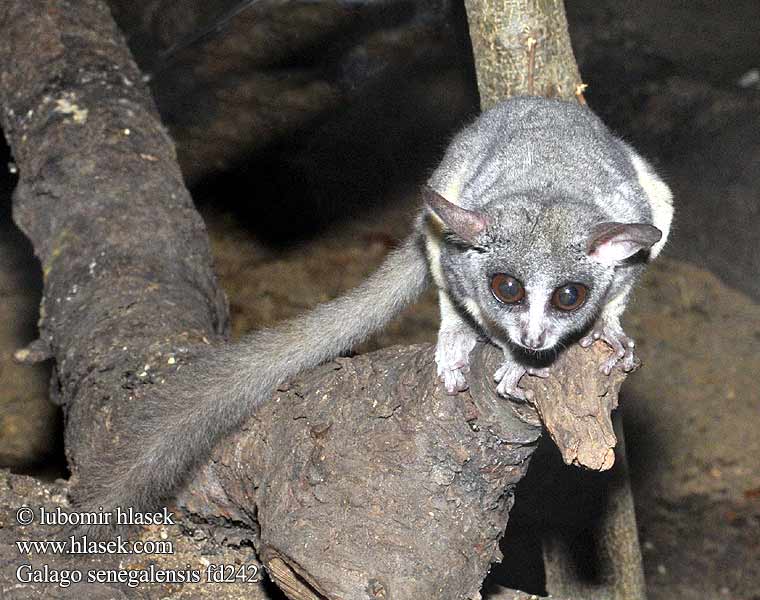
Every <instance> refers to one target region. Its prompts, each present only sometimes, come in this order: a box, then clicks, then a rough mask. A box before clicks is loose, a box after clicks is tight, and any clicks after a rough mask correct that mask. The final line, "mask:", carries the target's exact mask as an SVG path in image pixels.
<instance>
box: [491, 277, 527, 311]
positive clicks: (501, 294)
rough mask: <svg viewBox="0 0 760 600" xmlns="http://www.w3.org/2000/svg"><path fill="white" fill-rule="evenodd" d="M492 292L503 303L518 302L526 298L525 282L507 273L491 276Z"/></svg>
mask: <svg viewBox="0 0 760 600" xmlns="http://www.w3.org/2000/svg"><path fill="white" fill-rule="evenodd" d="M491 293H492V294H493V296H494V298H496V299H497V300H498V301H499V302H501V303H502V304H517V303H519V302H521V301H522V299H523V298H525V288H524V287H523V284H522V283H520V281H519V280H517V279H515V278H514V277H512V276H511V275H507V274H506V273H497V274H496V275H494V276H493V277H491Z"/></svg>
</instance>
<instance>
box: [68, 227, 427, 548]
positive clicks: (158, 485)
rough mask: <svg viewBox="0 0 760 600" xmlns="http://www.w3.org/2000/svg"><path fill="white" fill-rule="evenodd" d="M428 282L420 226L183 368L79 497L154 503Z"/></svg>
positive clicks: (110, 505) (145, 407)
mask: <svg viewBox="0 0 760 600" xmlns="http://www.w3.org/2000/svg"><path fill="white" fill-rule="evenodd" d="M427 283H428V270H427V261H426V259H425V253H424V247H423V243H422V240H421V239H420V235H419V234H418V233H416V232H415V233H414V234H413V235H412V236H411V237H410V238H408V239H407V240H406V242H405V243H404V244H403V245H402V246H401V247H400V248H399V249H397V250H396V251H394V252H392V253H391V254H390V255H389V256H388V258H387V259H386V260H385V262H384V263H383V264H382V266H381V267H380V268H379V269H378V271H377V272H376V273H374V274H373V275H372V276H371V277H370V278H369V279H367V280H366V281H365V282H364V283H362V284H361V285H360V286H359V287H357V288H356V289H354V290H353V291H352V292H350V293H349V294H347V295H345V296H342V297H340V298H337V299H335V300H332V301H330V302H327V303H325V304H322V305H320V306H318V307H317V308H315V309H314V310H313V311H311V312H309V313H307V314H305V315H303V316H300V317H297V318H295V319H293V320H291V321H287V322H285V323H283V324H282V325H279V326H276V327H274V328H272V329H267V330H262V331H259V332H256V333H253V334H251V335H250V336H248V337H247V338H245V339H243V340H241V341H240V342H237V343H234V344H228V345H225V346H222V347H219V348H215V349H213V350H211V351H210V352H209V353H208V354H207V355H204V356H202V357H200V358H199V360H198V361H197V362H194V363H192V364H188V365H185V366H184V367H183V368H182V369H180V370H179V371H178V373H177V375H176V377H173V378H172V380H170V381H169V382H167V383H166V384H165V385H163V386H156V388H157V389H156V393H155V394H152V395H151V398H150V400H148V401H146V402H143V403H142V404H141V405H140V406H139V407H136V408H135V413H134V414H132V415H130V417H129V419H128V422H127V424H126V429H125V430H123V431H122V432H121V438H122V440H123V442H122V443H121V444H120V446H119V449H118V450H116V451H114V452H113V453H111V454H110V455H109V456H106V457H104V459H103V462H102V464H101V465H99V468H98V469H92V470H91V471H90V473H94V472H96V471H97V474H96V475H94V476H92V477H88V478H87V480H86V481H81V482H80V483H79V489H75V491H74V498H75V500H76V501H77V504H79V505H84V506H88V507H98V506H102V507H103V508H104V509H105V510H113V509H115V508H116V507H117V506H120V507H122V508H127V507H134V508H135V510H149V509H151V508H155V507H156V506H158V503H159V502H160V501H161V500H163V499H165V498H167V497H168V496H169V495H170V494H171V493H172V492H173V491H174V490H175V488H176V487H177V486H178V485H179V484H180V483H181V482H182V480H183V479H184V478H185V477H186V476H187V475H188V473H189V471H190V470H191V469H192V468H193V467H194V466H196V465H197V464H198V463H199V462H200V461H201V460H203V459H204V458H205V457H207V456H208V455H209V454H210V452H211V450H212V448H213V446H214V445H215V444H216V443H217V442H218V441H219V439H220V438H222V437H223V436H224V435H225V434H227V433H229V432H231V431H233V430H235V429H236V428H238V427H239V426H240V425H241V424H242V423H243V422H244V421H245V419H246V418H247V417H249V416H250V415H251V414H252V413H253V412H254V411H255V410H256V407H257V406H258V405H259V404H260V403H261V402H264V401H266V400H267V399H268V398H269V397H270V396H271V394H272V393H273V392H274V389H275V388H276V386H277V385H279V384H280V383H282V382H283V381H285V380H287V379H288V378H291V377H293V376H295V375H296V374H297V373H299V372H301V371H303V370H305V369H308V368H311V367H314V366H316V365H318V364H320V363H322V362H325V361H327V360H330V359H333V358H335V357H336V356H339V355H340V354H341V353H344V352H346V351H348V350H350V349H351V348H352V347H354V346H355V345H356V344H358V343H359V342H361V341H363V340H365V339H366V338H367V337H368V336H369V335H371V334H372V333H374V332H375V331H377V330H379V329H381V328H382V327H384V326H385V325H386V324H387V323H388V321H390V320H391V319H392V318H393V317H394V316H395V315H396V314H398V313H399V311H401V310H402V309H403V308H404V307H405V306H407V305H408V304H410V303H411V302H413V301H414V300H415V299H416V298H417V297H418V296H419V295H420V294H421V293H422V292H423V291H424V290H425V288H426V286H427ZM90 533H92V532H90Z"/></svg>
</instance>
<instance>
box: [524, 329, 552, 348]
mask: <svg viewBox="0 0 760 600" xmlns="http://www.w3.org/2000/svg"><path fill="white" fill-rule="evenodd" d="M521 339H522V343H523V346H525V347H526V348H530V349H532V350H536V349H538V348H541V347H542V346H543V345H544V344H545V343H546V329H543V330H541V332H540V333H538V334H536V333H535V332H533V333H530V332H527V331H523V333H522V336H521Z"/></svg>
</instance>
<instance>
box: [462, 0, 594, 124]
mask: <svg viewBox="0 0 760 600" xmlns="http://www.w3.org/2000/svg"><path fill="white" fill-rule="evenodd" d="M465 7H466V8H467V18H468V21H469V25H470V38H471V39H472V50H473V54H474V57H475V69H476V71H477V75H478V90H479V91H480V105H481V108H482V109H483V110H485V109H487V108H489V107H491V106H493V105H494V104H496V103H497V102H498V101H499V100H503V99H504V98H509V97H510V96H523V95H531V96H533V95H539V96H548V97H557V98H564V99H566V100H572V99H573V98H578V99H580V98H582V93H581V92H582V87H581V86H582V83H581V78H580V73H579V72H578V66H577V65H576V62H575V56H574V55H573V48H572V46H571V45H570V34H569V33H568V29H567V17H566V16H565V6H564V3H563V1H562V0H465Z"/></svg>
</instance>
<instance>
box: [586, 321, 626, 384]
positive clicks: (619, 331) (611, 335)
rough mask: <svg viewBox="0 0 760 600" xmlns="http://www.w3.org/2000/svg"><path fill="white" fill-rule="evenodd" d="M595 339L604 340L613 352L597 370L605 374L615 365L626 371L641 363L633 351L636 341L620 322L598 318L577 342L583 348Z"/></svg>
mask: <svg viewBox="0 0 760 600" xmlns="http://www.w3.org/2000/svg"><path fill="white" fill-rule="evenodd" d="M596 340H602V341H604V342H606V343H607V344H608V345H609V346H610V347H611V348H612V350H613V352H614V354H613V355H612V357H611V358H608V359H607V360H605V361H604V362H603V363H602V364H601V365H600V366H599V370H600V371H601V372H602V373H604V374H605V375H609V374H610V373H611V372H612V369H614V368H615V367H616V366H620V368H621V369H623V371H625V372H626V373H627V372H628V371H633V370H634V369H635V368H636V367H638V366H639V365H640V364H641V361H639V359H638V358H637V357H636V354H635V353H634V348H635V347H636V342H634V341H633V338H630V337H628V336H627V335H626V334H625V332H624V331H623V328H622V327H621V326H620V323H618V322H608V321H606V320H604V319H600V320H599V321H597V322H596V323H595V324H594V327H593V328H592V329H591V331H590V332H589V334H588V335H587V336H585V337H583V338H581V339H580V342H579V343H580V345H581V346H582V347H583V348H588V347H589V346H591V344H593V343H594V342H595V341H596Z"/></svg>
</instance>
